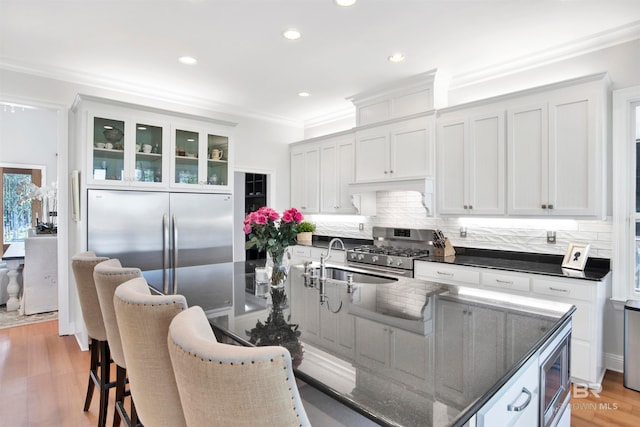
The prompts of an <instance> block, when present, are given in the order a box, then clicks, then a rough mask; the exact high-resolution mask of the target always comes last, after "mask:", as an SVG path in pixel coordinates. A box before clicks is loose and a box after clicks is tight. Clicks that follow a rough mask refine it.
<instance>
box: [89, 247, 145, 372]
mask: <svg viewBox="0 0 640 427" xmlns="http://www.w3.org/2000/svg"><path fill="white" fill-rule="evenodd" d="M136 277H142V272H141V271H140V269H139V268H134V267H126V268H125V267H123V266H122V264H120V260H118V259H115V258H113V259H109V260H107V261H103V262H101V263H100V264H98V265H96V267H95V268H94V270H93V280H94V281H95V283H96V290H97V292H98V301H99V302H100V310H101V311H102V319H103V320H104V328H105V330H106V332H107V341H108V342H109V350H110V351H111V358H112V359H113V361H114V362H116V364H117V365H118V366H120V367H122V368H126V367H127V364H126V359H125V357H124V353H123V352H122V340H121V339H120V329H119V328H118V321H117V319H116V311H115V309H114V307H113V296H114V295H115V293H116V288H117V287H118V286H120V285H121V284H123V283H124V282H126V281H129V280H131V279H134V278H136Z"/></svg>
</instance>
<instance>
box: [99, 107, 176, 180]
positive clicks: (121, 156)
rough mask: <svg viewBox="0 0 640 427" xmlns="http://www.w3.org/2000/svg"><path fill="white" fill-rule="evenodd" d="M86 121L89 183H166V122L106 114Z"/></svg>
mask: <svg viewBox="0 0 640 427" xmlns="http://www.w3.org/2000/svg"><path fill="white" fill-rule="evenodd" d="M89 120H90V122H91V125H90V138H91V144H92V146H91V149H90V150H89V153H90V155H89V158H90V163H91V174H90V176H89V177H88V181H89V182H90V183H92V184H99V185H112V186H119V185H131V186H142V187H157V186H161V185H163V184H165V183H166V182H167V180H166V178H165V175H166V171H167V169H168V160H167V159H166V155H165V153H166V151H167V150H166V148H165V147H166V146H167V144H166V142H165V140H166V139H167V136H168V135H167V126H166V125H163V124H159V123H151V122H150V121H147V120H134V119H119V118H113V116H112V115H106V114H95V115H90V117H89Z"/></svg>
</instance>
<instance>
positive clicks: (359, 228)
mask: <svg viewBox="0 0 640 427" xmlns="http://www.w3.org/2000/svg"><path fill="white" fill-rule="evenodd" d="M358 230H360V231H362V230H364V224H363V223H360V224H358Z"/></svg>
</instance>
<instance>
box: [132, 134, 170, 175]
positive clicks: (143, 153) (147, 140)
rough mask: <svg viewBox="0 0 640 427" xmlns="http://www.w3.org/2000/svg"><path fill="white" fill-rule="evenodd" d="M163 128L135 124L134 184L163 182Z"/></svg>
mask: <svg viewBox="0 0 640 427" xmlns="http://www.w3.org/2000/svg"><path fill="white" fill-rule="evenodd" d="M163 146H164V144H163V128H162V127H160V126H153V125H149V124H145V123H136V146H135V174H134V176H133V177H132V179H133V181H135V182H163V178H164V170H163V166H164V162H163V154H164V153H163V150H164V148H163Z"/></svg>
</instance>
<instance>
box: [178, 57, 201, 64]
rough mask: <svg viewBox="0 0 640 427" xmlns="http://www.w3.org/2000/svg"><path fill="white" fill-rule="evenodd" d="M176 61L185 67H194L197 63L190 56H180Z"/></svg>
mask: <svg viewBox="0 0 640 427" xmlns="http://www.w3.org/2000/svg"><path fill="white" fill-rule="evenodd" d="M178 61H180V62H181V63H183V64H186V65H195V64H197V63H198V60H197V59H196V58H194V57H192V56H181V57H180V58H178Z"/></svg>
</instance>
